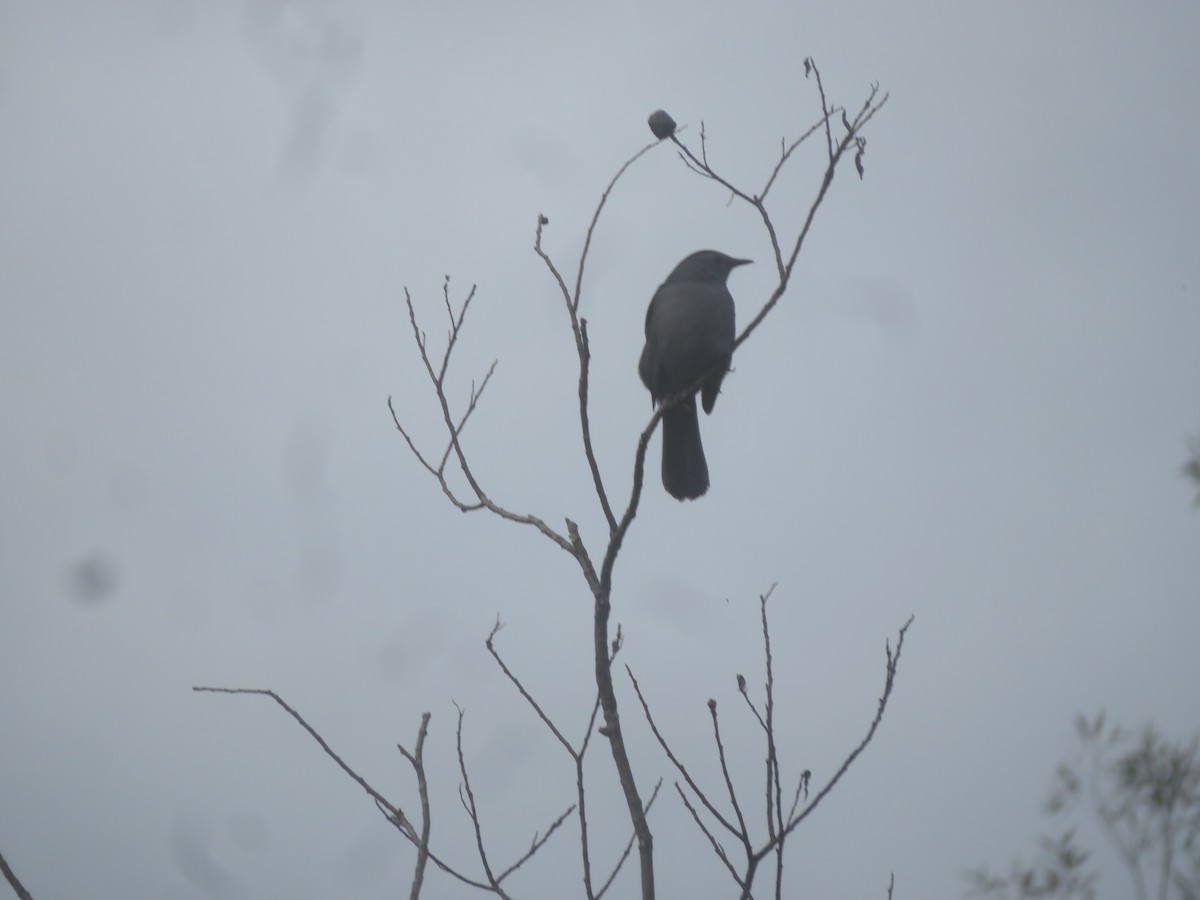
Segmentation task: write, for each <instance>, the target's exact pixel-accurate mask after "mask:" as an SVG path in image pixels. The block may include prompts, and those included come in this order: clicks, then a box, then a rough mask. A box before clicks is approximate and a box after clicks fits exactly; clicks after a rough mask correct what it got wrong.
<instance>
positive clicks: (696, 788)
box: [625, 666, 742, 840]
mask: <svg viewBox="0 0 1200 900" xmlns="http://www.w3.org/2000/svg"><path fill="white" fill-rule="evenodd" d="M625 671H626V672H627V673H628V674H629V680H630V681H632V682H633V690H634V693H636V694H637V698H638V700H639V701H640V702H641V704H642V712H644V713H645V715H646V721H647V722H649V723H650V730H651V731H652V732H653V733H654V737H655V738H656V739H657V740H658V745H659V746H660V747H662V748H663V752H664V753H666V754H667V759H669V760H670V761H671V764H672V765H673V766H675V768H676V769H677V770H678V771H679V774H680V775H682V776H683V780H684V781H686V782H687V785H688V787H690V788H691V789H692V793H694V794H695V795H696V797H697V798H698V799H699V800H700V802H701V803H703V804H704V808H705V809H707V810H708V811H709V813H710V814H711V815H712V817H713V818H714V819H716V820H717V821H718V822H720V823H721V825H722V826H724V828H725V830H726V831H728V832H729V833H730V834H732V835H733V836H734V837H735V838H738V839H739V840H740V839H741V838H742V834H741V833H740V832H739V831H738V829H737V828H735V827H734V826H733V824H732V823H731V822H730V821H729V820H728V819H726V818H725V816H723V815H721V812H720V810H718V809H717V808H716V807H715V806H713V805H712V803H711V802H710V801H709V799H708V796H707V795H706V794H705V793H704V791H702V790H701V789H700V785H698V784H696V781H695V779H693V778H692V776H691V775H690V774H689V773H688V770H687V767H686V766H684V764H683V763H681V762H680V761H679V759H678V757H676V756H675V754H674V753H673V752H672V750H671V748H670V746H668V744H667V741H666V739H665V738H664V737H663V736H662V732H660V731H659V730H658V725H657V724H655V722H654V716H653V715H651V713H650V706H649V704H648V703H646V698H645V697H644V696H643V695H642V688H641V685H639V684H638V680H637V679H636V678H634V677H633V670H631V669H630V668H629V666H626V667H625Z"/></svg>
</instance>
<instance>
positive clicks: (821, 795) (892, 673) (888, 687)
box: [755, 616, 915, 858]
mask: <svg viewBox="0 0 1200 900" xmlns="http://www.w3.org/2000/svg"><path fill="white" fill-rule="evenodd" d="M914 618H915V617H913V616H909V617H908V621H907V622H905V623H904V626H903V627H902V628H901V629H900V633H899V636H898V637H897V639H896V650H895V652H894V653H893V652H892V648H891V645H890V644H888V645H887V646H886V648H885V650H886V653H887V668H886V677H885V679H884V683H883V694H882V695H881V696H880V698H879V706H878V708H877V709H876V711H875V718H874V719H873V720H872V721H871V727H870V728H868V729H867V734H866V736H865V737H864V738H863V739H862V741H860V742H859V744H858V746H857V747H855V748H854V750H853V751H852V752H851V753H850V755H849V756H847V757H846V758H845V759H844V760H843V761H842V765H841V767H840V768H839V769H838V770H837V772H835V773H834V776H833V777H832V778H831V779H829V782H828V783H827V784H826V785H825V786H824V787H823V788H821V790H820V791H819V792H818V793H817V796H815V797H814V798H813V799H812V801H811V802H810V803H809V804H808V805H807V806H805V807H804V809H803V810H802V811H801V812H800V814H799V815H797V816H795V817H793V818H792V819H791V820H790V821H789V822H788V823H787V826H786V827H785V828H784V830H783V832H782V833H781V834H780V835H779V836H778V837H777V838H776V840H782V839H783V838H785V837H786V836H787V835H789V834H791V833H792V832H793V831H795V829H796V826H797V825H799V824H800V823H801V822H803V821H804V820H805V819H806V818H808V816H809V815H810V814H811V813H812V811H813V810H815V809H816V808H817V807H818V806H819V805H820V803H821V801H822V800H824V799H825V797H826V796H827V795H828V794H829V792H830V791H831V790H833V788H834V785H836V784H837V783H838V782H839V781H841V779H842V776H843V775H845V774H846V771H847V770H848V769H849V768H850V766H851V765H853V763H854V761H855V760H856V759H858V757H859V755H860V754H861V753H862V752H863V750H865V749H866V748H867V745H868V744H869V743H871V739H872V738H873V737H875V732H876V731H877V730H878V728H879V723H880V722H882V721H883V714H884V711H885V710H886V709H887V704H888V699H889V698H890V697H891V695H892V688H893V687H894V686H895V683H896V668H897V666H899V664H900V653H901V651H902V650H903V649H904V636H905V635H906V634H907V633H908V628H909V626H910V625H912V623H913V619H914ZM773 843H774V842H771V843H768V844H767V845H765V846H763V847H762V848H760V849H759V850H758V852H757V853H755V856H756V857H760V858H761V857H762V856H765V855H766V854H767V853H769V852H770V851H771V849H772V846H773Z"/></svg>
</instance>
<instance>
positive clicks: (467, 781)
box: [454, 703, 508, 898]
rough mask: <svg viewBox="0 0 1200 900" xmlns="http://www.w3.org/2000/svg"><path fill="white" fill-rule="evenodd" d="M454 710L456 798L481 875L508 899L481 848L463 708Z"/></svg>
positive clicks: (481, 828)
mask: <svg viewBox="0 0 1200 900" xmlns="http://www.w3.org/2000/svg"><path fill="white" fill-rule="evenodd" d="M454 708H455V709H457V710H458V730H457V732H456V734H455V741H454V744H455V747H456V749H457V750H458V771H459V773H460V774H461V775H462V785H461V787H460V788H459V792H458V796H459V799H460V800H462V804H463V808H464V809H466V811H467V816H468V817H469V818H470V819H471V825H472V827H473V828H474V829H475V849H476V850H477V851H478V852H479V862H480V863H482V864H483V873H484V875H485V876H486V877H487V880H488V884H489V885H490V886H491V889H492V891H493V892H494V893H496V894H498V895H499V896H501V897H504V898H508V894H506V893H505V892H504V889H503V888H501V887H500V882H499V880H497V878H496V876H495V875H494V874H492V866H491V864H490V863H489V862H488V856H487V850H485V849H484V847H483V825H482V824H481V823H480V821H479V808H478V807H477V806H476V805H475V792H474V791H473V790H471V778H470V776H468V775H467V761H466V758H465V757H464V756H463V745H462V726H463V708H462V707H461V706H459V705H458V704H457V703H455V704H454ZM464 792H465V796H464Z"/></svg>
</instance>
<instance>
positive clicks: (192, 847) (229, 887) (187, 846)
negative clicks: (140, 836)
mask: <svg viewBox="0 0 1200 900" xmlns="http://www.w3.org/2000/svg"><path fill="white" fill-rule="evenodd" d="M168 840H169V844H170V850H171V862H173V863H174V864H175V868H176V870H177V871H178V872H179V874H180V875H182V876H183V877H184V878H185V879H186V880H187V882H188V883H189V884H191V885H192V886H193V887H194V888H196V889H197V890H199V891H200V892H201V893H202V894H204V895H205V896H206V897H230V898H233V897H241V896H243V895H244V893H245V892H244V891H243V890H242V889H241V886H240V885H239V884H238V883H237V881H236V880H235V879H234V877H233V876H232V875H230V874H229V873H228V872H226V871H225V870H224V869H222V868H221V867H220V866H219V865H217V863H216V862H215V861H214V860H213V858H212V843H213V829H212V826H211V825H210V824H209V823H208V822H207V821H205V820H204V819H203V818H202V817H200V816H199V815H197V814H194V813H179V814H177V815H176V816H175V818H174V820H173V821H172V822H171V832H170V835H169V838H168Z"/></svg>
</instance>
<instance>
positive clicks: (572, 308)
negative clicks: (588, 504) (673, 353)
mask: <svg viewBox="0 0 1200 900" xmlns="http://www.w3.org/2000/svg"><path fill="white" fill-rule="evenodd" d="M657 144H658V142H657V141H655V142H654V143H652V144H647V145H646V146H645V147H643V148H642V149H641V150H639V151H638V152H637V153H635V154H634V155H633V156H631V157H630V158H629V159H627V160H626V161H625V163H624V164H623V165H622V166H621V168H619V169H618V170H617V174H615V175H614V176H613V177H612V181H610V182H609V183H608V187H606V188H605V189H604V193H603V194H601V195H600V202H599V203H597V204H596V211H595V212H594V213H593V214H592V221H591V222H590V223H589V224H588V230H587V236H586V237H585V238H584V241H583V250H582V251H581V252H580V254H579V268H578V269H577V271H576V274H575V292H574V294H572V293H571V291H570V290H569V289H568V288H567V283H566V280H565V279H564V278H563V276H562V274H561V273H560V272H559V271H558V267H557V266H555V265H554V262H553V260H551V259H550V256H549V255H548V254H547V253H546V251H545V250H543V249H542V229H543V228H544V227H545V226H546V225H549V224H550V220H549V219H548V218H546V217H545V216H544V215H540V214H539V215H538V218H537V229H536V231H535V233H534V241H533V250H534V252H535V253H536V254H537V255H538V257H539V258H540V259H541V260H542V262H543V263H545V264H546V268H547V269H549V270H550V274H551V275H553V276H554V280H555V282H556V283H557V284H558V287H559V290H560V291H561V293H562V298H563V303H564V305H565V306H566V308H567V315H568V316H570V319H571V333H572V334H573V335H574V337H575V350H576V352H577V353H578V355H579V425H580V431H581V432H582V435H583V452H584V456H585V457H586V458H587V463H588V468H589V469H590V470H591V473H592V483H593V484H594V485H595V487H596V497H597V499H599V501H600V508H601V510H602V511H603V513H604V519H605V521H607V522H608V530H609V532H610V533H611V532H613V531H615V530H616V527H617V520H616V517H615V516H614V515H613V511H612V505H611V504H610V503H609V500H608V492H607V491H606V490H605V489H604V479H603V478H602V477H601V475H600V465H599V463H598V462H597V461H596V452H595V449H594V447H593V446H592V427H591V416H590V415H589V413H588V384H589V379H590V369H591V358H592V353H591V346H590V344H589V343H588V335H587V319H582V318H580V316H579V303H580V300H581V299H582V296H583V270H584V267H585V266H586V264H587V255H588V251H589V250H590V249H591V247H592V235H593V234H594V233H595V231H596V223H597V222H599V221H600V213H601V212H603V211H604V206H605V204H606V203H608V196H609V194H611V193H612V190H613V188H614V187H616V185H617V181H619V180H620V178H621V176H622V175H624V174H625V172H626V170H628V169H629V167H630V166H632V165H633V164H634V163H635V162H637V161H638V160H639V159H641V158H642V157H643V156H644V155H645V154H646V153H647V152H649V151H650V150H652V149H653V148H654V147H655V146H657Z"/></svg>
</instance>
